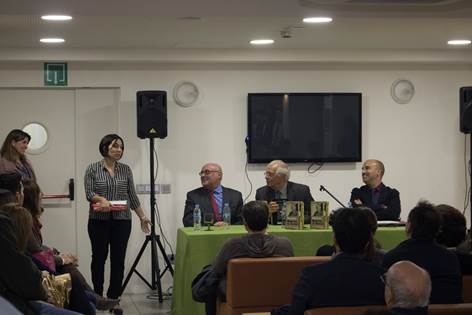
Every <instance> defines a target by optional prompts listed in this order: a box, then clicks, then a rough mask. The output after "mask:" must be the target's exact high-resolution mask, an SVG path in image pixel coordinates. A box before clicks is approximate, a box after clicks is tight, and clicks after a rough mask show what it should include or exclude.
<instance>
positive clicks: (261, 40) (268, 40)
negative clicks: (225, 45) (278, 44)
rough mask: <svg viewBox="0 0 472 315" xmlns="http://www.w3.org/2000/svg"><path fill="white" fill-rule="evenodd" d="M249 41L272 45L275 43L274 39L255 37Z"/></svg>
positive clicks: (254, 43) (255, 43)
mask: <svg viewBox="0 0 472 315" xmlns="http://www.w3.org/2000/svg"><path fill="white" fill-rule="evenodd" d="M249 43H251V45H270V44H273V43H274V40H273V39H253V40H251V41H250V42H249Z"/></svg>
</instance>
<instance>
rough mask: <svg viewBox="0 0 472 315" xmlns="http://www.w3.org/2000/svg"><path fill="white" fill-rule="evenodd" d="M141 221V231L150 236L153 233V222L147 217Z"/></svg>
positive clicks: (141, 218)
mask: <svg viewBox="0 0 472 315" xmlns="http://www.w3.org/2000/svg"><path fill="white" fill-rule="evenodd" d="M139 220H140V221H141V230H142V231H143V232H144V233H146V234H149V233H150V232H151V220H149V219H148V218H147V217H146V216H145V215H143V216H142V217H140V218H139Z"/></svg>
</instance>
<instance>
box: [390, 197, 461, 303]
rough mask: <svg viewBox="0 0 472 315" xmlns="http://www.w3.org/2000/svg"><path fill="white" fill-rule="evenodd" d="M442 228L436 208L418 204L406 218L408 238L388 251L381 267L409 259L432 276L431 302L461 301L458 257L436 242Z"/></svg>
mask: <svg viewBox="0 0 472 315" xmlns="http://www.w3.org/2000/svg"><path fill="white" fill-rule="evenodd" d="M440 227H441V216H440V215H439V213H438V211H436V209H435V207H434V206H433V205H432V204H430V203H428V202H426V201H421V202H419V203H418V205H417V206H416V207H414V208H413V209H412V210H411V211H410V214H409V215H408V222H407V225H406V233H407V237H408V239H407V240H406V241H403V242H402V243H400V244H399V245H398V246H397V247H395V248H394V249H392V250H391V251H390V252H388V253H387V254H386V255H385V257H384V263H383V266H384V267H385V268H389V267H390V266H392V265H393V264H394V263H395V262H397V261H401V260H409V261H411V262H413V263H415V264H416V265H418V266H420V267H421V268H424V269H425V270H426V271H427V272H428V273H429V275H430V276H431V282H432V291H431V297H430V302H431V303H437V304H449V303H461V302H462V276H461V272H460V266H459V261H458V259H457V257H456V256H455V255H454V254H453V253H451V252H450V251H448V250H447V249H446V248H444V247H442V246H441V245H438V244H437V243H436V241H435V238H436V236H437V235H438V232H439V229H440Z"/></svg>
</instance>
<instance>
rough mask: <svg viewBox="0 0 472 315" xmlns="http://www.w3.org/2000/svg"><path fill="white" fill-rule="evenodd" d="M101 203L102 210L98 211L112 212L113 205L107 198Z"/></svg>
mask: <svg viewBox="0 0 472 315" xmlns="http://www.w3.org/2000/svg"><path fill="white" fill-rule="evenodd" d="M99 203H100V210H98V211H102V212H109V211H110V207H111V203H110V201H108V200H107V199H106V198H102V199H101V200H100V202H99Z"/></svg>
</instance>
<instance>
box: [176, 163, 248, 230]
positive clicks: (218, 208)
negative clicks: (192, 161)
mask: <svg viewBox="0 0 472 315" xmlns="http://www.w3.org/2000/svg"><path fill="white" fill-rule="evenodd" d="M198 175H200V181H201V183H202V187H199V188H197V189H194V190H192V191H189V192H188V193H187V199H186V200H185V209H184V216H183V218H182V222H183V224H184V226H193V209H194V208H195V205H196V204H198V205H200V211H201V215H202V218H204V216H205V214H207V215H211V214H213V216H214V222H215V225H217V226H218V225H222V224H223V221H222V220H223V207H224V205H225V204H226V203H227V204H228V205H229V207H230V209H231V224H241V207H242V206H243V197H242V195H241V193H240V192H239V191H237V190H234V189H231V188H227V187H223V186H222V185H221V180H222V179H223V170H222V169H221V166H220V165H218V164H216V163H207V164H205V165H203V166H202V169H201V171H200V173H198Z"/></svg>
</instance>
